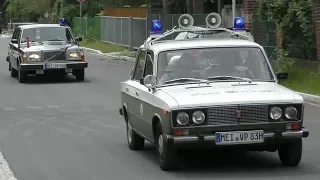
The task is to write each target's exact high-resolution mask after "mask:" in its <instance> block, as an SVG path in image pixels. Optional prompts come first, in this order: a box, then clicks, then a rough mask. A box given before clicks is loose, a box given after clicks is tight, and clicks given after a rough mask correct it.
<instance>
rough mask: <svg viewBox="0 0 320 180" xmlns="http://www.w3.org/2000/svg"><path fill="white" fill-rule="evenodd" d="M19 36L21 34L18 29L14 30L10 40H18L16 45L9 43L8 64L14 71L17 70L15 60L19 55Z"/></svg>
mask: <svg viewBox="0 0 320 180" xmlns="http://www.w3.org/2000/svg"><path fill="white" fill-rule="evenodd" d="M20 34H21V30H20V28H16V29H15V30H14V33H13V35H12V38H11V40H12V39H16V40H18V43H12V42H10V43H9V51H10V52H9V53H10V63H11V66H12V67H13V68H14V69H18V64H17V59H18V57H19V55H20V53H19V40H20Z"/></svg>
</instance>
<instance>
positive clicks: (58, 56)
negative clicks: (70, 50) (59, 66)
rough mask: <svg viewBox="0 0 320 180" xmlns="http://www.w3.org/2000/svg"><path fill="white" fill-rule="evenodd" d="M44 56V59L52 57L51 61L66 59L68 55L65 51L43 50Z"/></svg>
mask: <svg viewBox="0 0 320 180" xmlns="http://www.w3.org/2000/svg"><path fill="white" fill-rule="evenodd" d="M55 55H56V56H55ZM52 56H55V57H52ZM51 57H52V58H51ZM43 58H44V60H47V59H49V58H51V59H50V60H49V61H52V60H65V59H66V55H65V52H64V51H44V52H43Z"/></svg>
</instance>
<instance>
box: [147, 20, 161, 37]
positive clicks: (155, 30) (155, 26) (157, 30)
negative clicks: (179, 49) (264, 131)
mask: <svg viewBox="0 0 320 180" xmlns="http://www.w3.org/2000/svg"><path fill="white" fill-rule="evenodd" d="M150 32H151V34H161V33H162V32H163V31H162V23H161V21H160V20H153V21H152V22H151V31H150Z"/></svg>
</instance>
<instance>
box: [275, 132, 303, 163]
mask: <svg viewBox="0 0 320 180" xmlns="http://www.w3.org/2000/svg"><path fill="white" fill-rule="evenodd" d="M278 154H279V158H280V161H281V163H282V164H283V165H286V166H298V165H299V163H300V161H301V157H302V139H301V138H300V139H299V140H297V141H294V142H292V143H290V144H283V145H281V146H280V147H279V149H278Z"/></svg>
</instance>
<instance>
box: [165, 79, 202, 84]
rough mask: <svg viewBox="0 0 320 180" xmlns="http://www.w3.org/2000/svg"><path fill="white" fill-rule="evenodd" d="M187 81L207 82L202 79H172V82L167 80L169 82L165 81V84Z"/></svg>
mask: <svg viewBox="0 0 320 180" xmlns="http://www.w3.org/2000/svg"><path fill="white" fill-rule="evenodd" d="M188 81H191V82H198V81H200V82H207V81H206V80H204V79H196V78H178V79H172V80H169V81H166V82H165V83H166V84H170V83H176V82H181V83H183V82H188Z"/></svg>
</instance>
